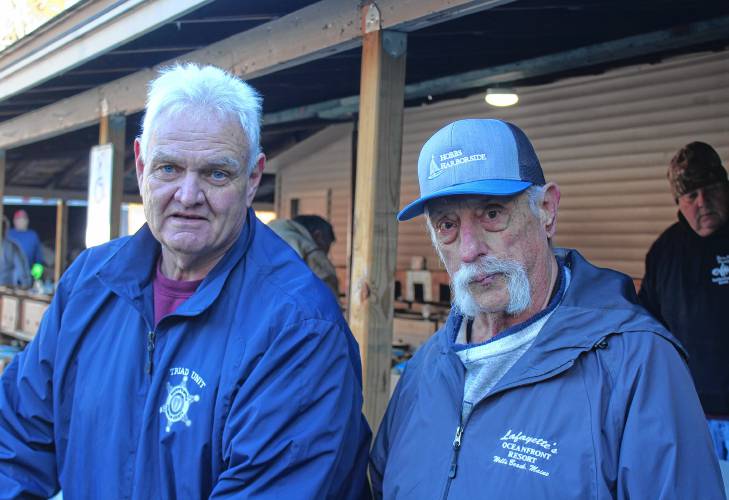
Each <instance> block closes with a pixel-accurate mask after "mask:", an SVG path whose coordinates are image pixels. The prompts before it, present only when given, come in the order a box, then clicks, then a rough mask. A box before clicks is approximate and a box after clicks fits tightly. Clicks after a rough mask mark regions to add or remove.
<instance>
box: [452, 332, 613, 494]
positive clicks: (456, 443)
mask: <svg viewBox="0 0 729 500" xmlns="http://www.w3.org/2000/svg"><path fill="white" fill-rule="evenodd" d="M607 346H608V342H607V336H605V337H602V338H600V339H599V340H598V341H597V342H596V343H595V344H594V345H593V346H592V348H591V349H605V348H607ZM569 366H572V364H570V365H569ZM569 366H566V367H562V369H561V370H559V371H558V372H557V373H554V374H552V375H551V376H555V375H557V374H559V373H562V372H563V371H566V370H567V369H568V368H569ZM511 388H512V386H507V387H503V388H501V389H500V390H499V391H498V392H503V391H506V390H509V389H511ZM494 394H496V393H495V392H492V393H491V394H489V396H493V395H494ZM484 399H486V398H483V399H481V400H479V401H478V403H476V404H474V405H473V408H471V412H473V410H474V409H475V407H476V406H477V405H478V404H480V403H481V401H483V400H484ZM470 414H471V413H470V412H469V414H468V416H469V417H470ZM467 421H468V417H467V418H466V422H467ZM466 422H464V421H463V415H462V414H461V417H460V418H459V420H458V427H456V435H455V437H454V438H453V451H452V453H451V465H450V467H449V468H448V481H447V482H446V486H445V491H444V492H443V500H446V499H447V498H448V492H449V491H450V489H451V482H452V481H453V479H454V478H455V477H456V472H457V471H458V454H459V453H460V451H461V439H462V438H463V431H464V429H465V427H466Z"/></svg>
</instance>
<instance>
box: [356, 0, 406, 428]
mask: <svg viewBox="0 0 729 500" xmlns="http://www.w3.org/2000/svg"><path fill="white" fill-rule="evenodd" d="M362 14H363V15H362V19H363V27H362V29H363V32H364V35H363V44H362V74H361V75H362V76H361V81H360V105H359V127H358V130H359V136H358V141H357V176H356V188H355V200H354V203H355V208H354V241H353V262H352V280H351V283H350V289H349V290H350V293H349V297H350V301H349V304H350V307H349V324H350V327H351V328H352V331H353V333H354V335H355V337H356V338H357V340H358V342H359V346H360V353H361V355H362V365H363V366H362V368H363V373H364V377H363V379H364V411H365V416H366V417H367V420H368V421H369V423H370V425H371V426H372V429H373V431H377V428H378V427H379V424H380V420H381V419H382V416H383V414H384V412H385V409H386V407H387V402H388V399H389V396H390V363H391V361H390V360H391V357H392V354H391V352H392V324H393V302H394V297H393V295H394V288H395V264H396V254H397V221H396V219H395V217H396V214H397V210H398V207H399V204H400V157H401V151H402V124H403V97H404V88H405V52H406V42H407V38H406V35H405V34H403V33H397V32H387V31H382V30H380V29H379V27H380V17H379V11H378V9H377V6H376V5H374V4H373V3H370V4H368V5H365V6H364V7H363V13H362Z"/></svg>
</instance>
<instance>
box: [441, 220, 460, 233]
mask: <svg viewBox="0 0 729 500" xmlns="http://www.w3.org/2000/svg"><path fill="white" fill-rule="evenodd" d="M454 227H456V225H455V224H454V223H453V222H451V221H441V222H439V223H438V231H440V232H441V233H442V232H447V231H451V230H452V229H453V228H454Z"/></svg>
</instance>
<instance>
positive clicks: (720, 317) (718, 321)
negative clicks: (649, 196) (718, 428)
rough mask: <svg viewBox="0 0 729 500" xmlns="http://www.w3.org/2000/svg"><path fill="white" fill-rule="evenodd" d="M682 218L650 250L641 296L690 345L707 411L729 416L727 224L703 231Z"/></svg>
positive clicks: (696, 380) (691, 365) (693, 369)
mask: <svg viewBox="0 0 729 500" xmlns="http://www.w3.org/2000/svg"><path fill="white" fill-rule="evenodd" d="M678 219H679V221H678V222H677V223H675V224H673V225H672V226H671V227H669V228H668V229H666V231H664V232H663V234H661V236H660V237H659V238H658V239H657V240H656V241H655V242H654V243H653V245H652V246H651V249H650V251H649V252H648V254H647V255H646V258H645V276H644V277H643V283H642V285H641V289H640V293H639V294H638V297H639V298H640V300H641V304H643V306H644V307H645V308H646V309H648V310H649V311H650V312H651V313H652V314H653V315H654V316H655V317H656V318H657V319H658V320H659V321H660V322H661V323H663V324H664V325H665V326H666V328H668V329H669V330H670V331H671V333H672V334H673V335H675V336H676V338H677V339H678V340H680V341H681V344H682V345H683V346H684V347H685V348H686V350H687V351H688V355H689V358H688V365H689V370H690V371H691V374H692V375H693V377H694V383H695V384H696V390H697V391H698V393H699V400H700V401H701V404H702V406H703V408H704V412H705V413H708V414H710V415H724V416H729V318H728V317H727V307H729V224H725V225H724V227H722V228H720V229H719V230H717V231H716V232H715V233H713V234H711V235H710V236H706V237H701V236H699V235H698V234H696V232H694V230H693V229H691V226H689V224H688V222H686V219H685V218H684V216H683V215H682V214H681V213H680V212H679V214H678Z"/></svg>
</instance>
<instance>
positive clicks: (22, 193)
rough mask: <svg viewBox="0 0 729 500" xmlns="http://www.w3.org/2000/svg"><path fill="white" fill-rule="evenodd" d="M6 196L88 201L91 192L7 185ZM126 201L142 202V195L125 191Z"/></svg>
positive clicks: (124, 199) (123, 199)
mask: <svg viewBox="0 0 729 500" xmlns="http://www.w3.org/2000/svg"><path fill="white" fill-rule="evenodd" d="M4 195H5V196H17V197H19V198H42V199H44V200H57V199H61V200H74V201H81V202H86V200H87V198H88V196H89V194H88V192H86V191H80V190H78V191H77V190H75V189H46V188H39V187H30V186H6V187H5V193H4ZM122 201H123V202H124V203H142V197H141V196H139V193H138V192H135V193H124V196H123V197H122Z"/></svg>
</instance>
